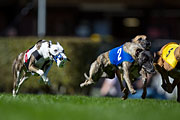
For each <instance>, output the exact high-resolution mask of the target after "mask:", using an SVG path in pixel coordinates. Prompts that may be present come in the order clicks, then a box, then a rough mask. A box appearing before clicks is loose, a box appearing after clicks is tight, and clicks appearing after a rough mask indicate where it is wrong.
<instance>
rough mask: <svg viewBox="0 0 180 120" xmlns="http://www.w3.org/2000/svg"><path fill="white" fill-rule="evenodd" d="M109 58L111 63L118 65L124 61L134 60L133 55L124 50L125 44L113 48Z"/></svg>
mask: <svg viewBox="0 0 180 120" xmlns="http://www.w3.org/2000/svg"><path fill="white" fill-rule="evenodd" d="M109 59H110V62H111V64H113V65H115V66H118V65H120V64H121V63H122V62H124V61H128V62H131V63H132V62H134V59H133V57H132V56H131V55H130V54H129V53H127V52H125V51H124V50H123V45H122V46H120V47H116V48H113V49H112V50H110V52H109Z"/></svg>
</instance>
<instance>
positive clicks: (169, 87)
mask: <svg viewBox="0 0 180 120" xmlns="http://www.w3.org/2000/svg"><path fill="white" fill-rule="evenodd" d="M156 58H158V59H157V60H156V61H155V62H154V65H155V67H156V70H157V71H158V72H159V73H160V74H161V77H162V85H161V86H162V88H163V89H164V90H165V91H166V92H168V93H172V92H173V90H174V88H175V87H176V86H177V90H178V92H177V101H178V102H180V70H179V61H180V46H179V44H177V43H175V42H171V43H168V44H166V45H164V46H163V47H162V48H161V49H160V51H158V52H157V56H156ZM168 76H170V77H172V78H173V79H174V81H173V83H172V84H171V83H170V82H169V77H168Z"/></svg>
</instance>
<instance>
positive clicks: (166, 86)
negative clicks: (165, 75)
mask: <svg viewBox="0 0 180 120" xmlns="http://www.w3.org/2000/svg"><path fill="white" fill-rule="evenodd" d="M161 87H162V88H163V89H164V90H165V91H166V92H168V93H172V91H173V89H172V87H171V85H170V84H162V85H161Z"/></svg>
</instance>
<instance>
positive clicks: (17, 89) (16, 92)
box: [15, 76, 29, 95]
mask: <svg viewBox="0 0 180 120" xmlns="http://www.w3.org/2000/svg"><path fill="white" fill-rule="evenodd" d="M28 78H29V77H27V76H25V77H23V78H21V79H20V82H19V84H18V85H17V88H16V91H15V94H16V95H17V94H18V91H19V88H20V87H21V85H22V84H23V83H24V81H25V80H27V79H28Z"/></svg>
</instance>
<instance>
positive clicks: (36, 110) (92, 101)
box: [0, 94, 180, 120]
mask: <svg viewBox="0 0 180 120" xmlns="http://www.w3.org/2000/svg"><path fill="white" fill-rule="evenodd" d="M179 118H180V103H177V102H176V101H171V100H154V99H146V100H141V99H128V100H125V101H123V100H121V99H120V98H107V97H101V98H100V97H86V96H61V95H32V94H20V95H18V96H17V97H15V98H13V97H12V96H11V95H10V94H0V120H118V119H121V120H178V119H179Z"/></svg>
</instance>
